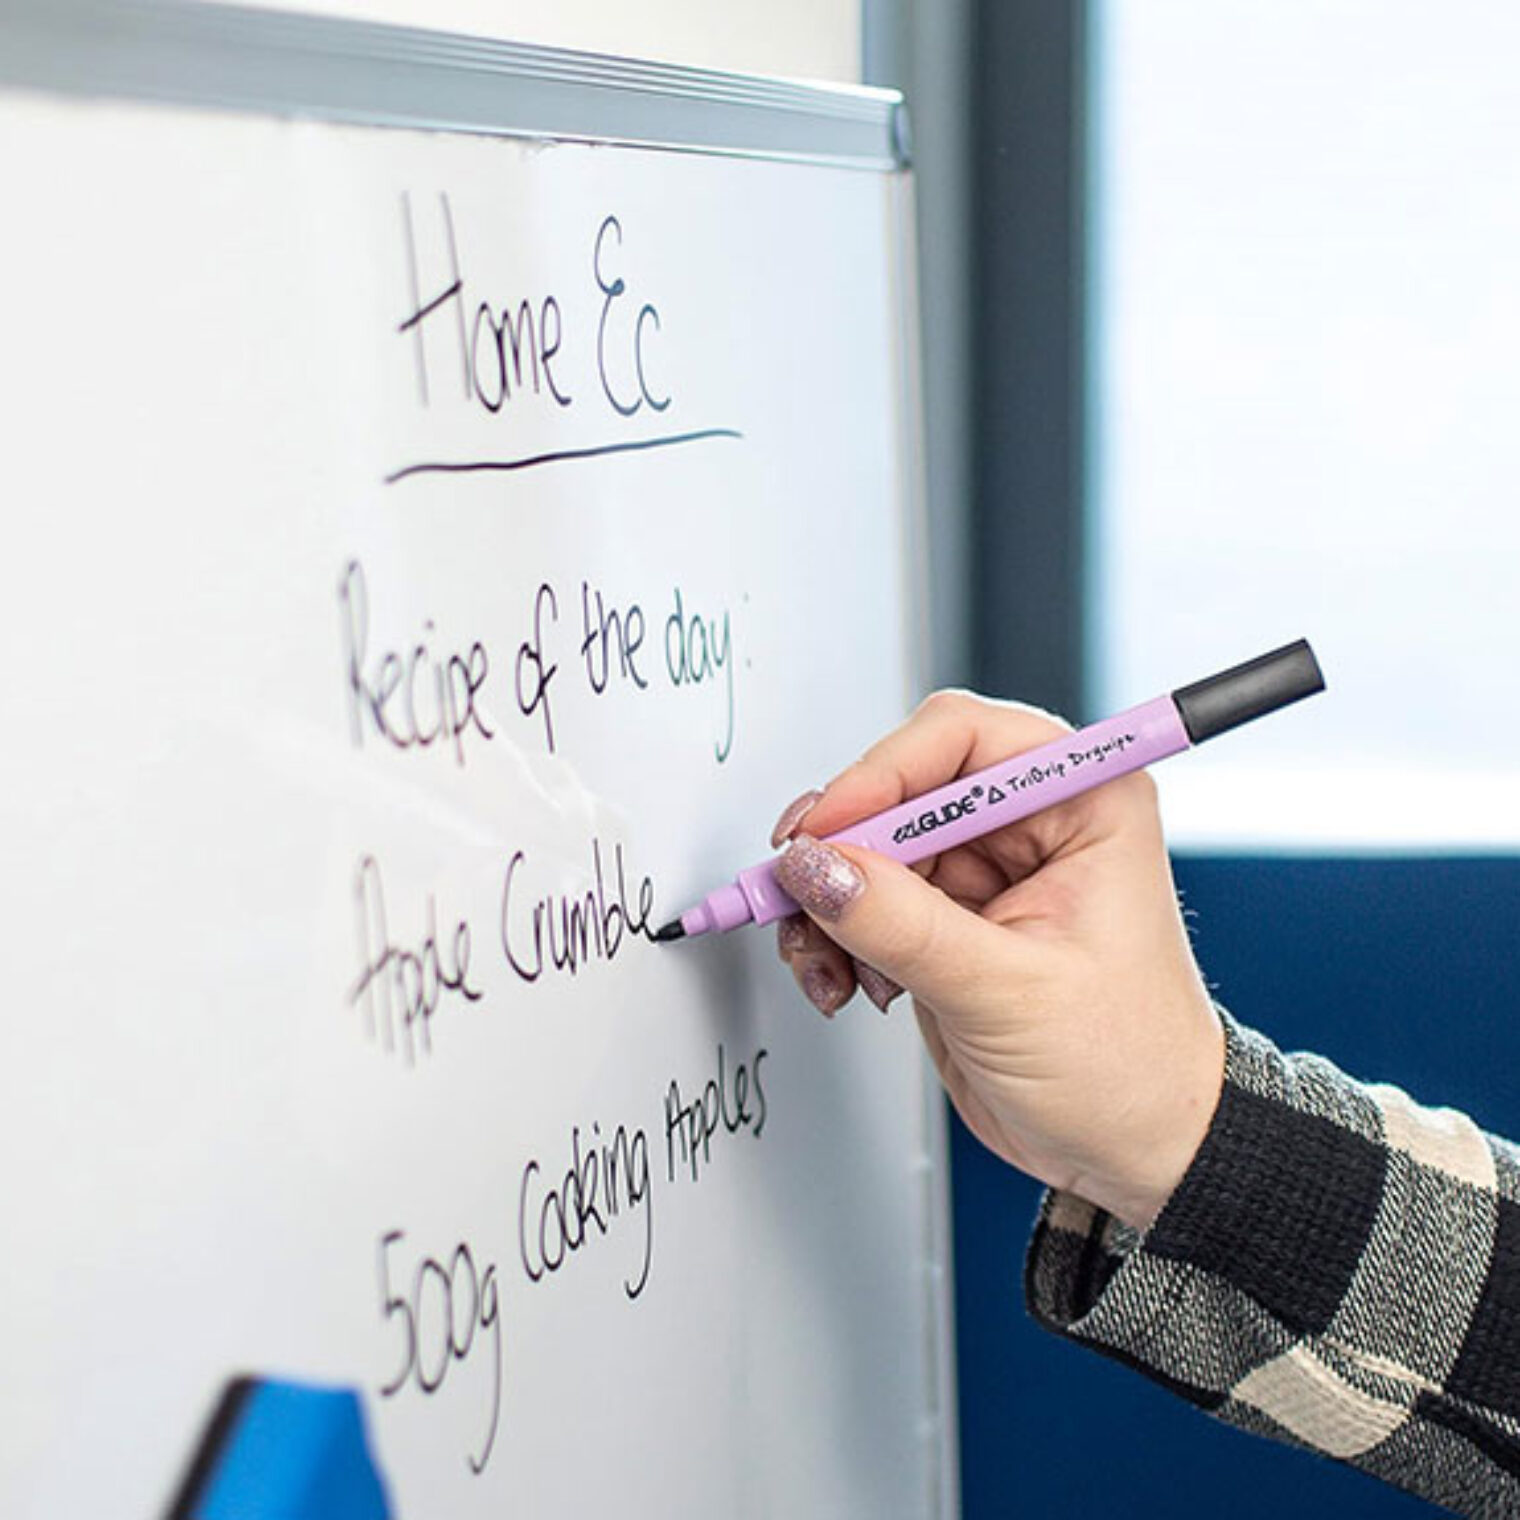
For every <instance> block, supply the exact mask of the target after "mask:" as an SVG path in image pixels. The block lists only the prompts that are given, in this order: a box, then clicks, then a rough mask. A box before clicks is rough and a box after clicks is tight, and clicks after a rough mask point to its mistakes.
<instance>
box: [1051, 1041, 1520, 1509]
mask: <svg viewBox="0 0 1520 1520" xmlns="http://www.w3.org/2000/svg"><path fill="white" fill-rule="evenodd" d="M1225 1031H1226V1058H1225V1084H1224V1092H1223V1095H1222V1097H1221V1099H1220V1104H1219V1110H1218V1112H1217V1113H1216V1115H1215V1117H1214V1121H1213V1124H1212V1126H1211V1128H1210V1130H1209V1133H1208V1135H1207V1137H1206V1138H1205V1140H1204V1142H1203V1145H1202V1147H1201V1148H1200V1150H1199V1152H1198V1155H1197V1157H1196V1158H1195V1160H1194V1162H1193V1165H1192V1168H1191V1169H1190V1170H1189V1172H1188V1174H1187V1176H1186V1177H1184V1178H1183V1180H1182V1182H1181V1184H1180V1185H1179V1187H1178V1189H1177V1191H1176V1193H1175V1194H1174V1195H1173V1196H1172V1199H1171V1201H1170V1202H1169V1203H1168V1204H1167V1206H1166V1208H1165V1209H1164V1210H1163V1211H1162V1212H1161V1214H1160V1216H1159V1217H1158V1218H1157V1220H1156V1222H1155V1223H1154V1224H1153V1225H1152V1226H1151V1227H1150V1229H1149V1230H1148V1231H1146V1232H1145V1234H1144V1235H1139V1234H1137V1233H1136V1232H1135V1231H1133V1230H1130V1229H1128V1228H1127V1227H1125V1226H1123V1225H1121V1224H1120V1223H1119V1222H1118V1221H1117V1220H1114V1219H1112V1218H1111V1217H1110V1216H1108V1215H1106V1214H1104V1213H1102V1212H1101V1211H1099V1210H1097V1209H1094V1208H1093V1207H1092V1206H1091V1205H1089V1204H1086V1203H1083V1202H1082V1201H1080V1200H1079V1199H1076V1198H1073V1197H1071V1196H1070V1195H1068V1194H1062V1193H1052V1194H1049V1195H1048V1196H1047V1197H1046V1200H1045V1204H1044V1207H1043V1209H1042V1211H1041V1214H1040V1219H1039V1223H1038V1224H1037V1226H1036V1229H1035V1235H1034V1240H1033V1243H1032V1244H1031V1246H1030V1253H1029V1261H1028V1265H1027V1270H1026V1278H1025V1287H1026V1291H1027V1294H1028V1299H1029V1305H1030V1309H1031V1311H1032V1312H1033V1314H1034V1316H1035V1317H1036V1319H1038V1320H1039V1321H1040V1322H1041V1323H1042V1324H1044V1325H1045V1326H1047V1327H1048V1328H1050V1329H1052V1330H1055V1331H1058V1332H1059V1333H1061V1334H1063V1335H1067V1336H1070V1337H1071V1338H1072V1339H1074V1340H1077V1341H1080V1342H1082V1343H1083V1344H1085V1345H1088V1346H1091V1347H1093V1348H1094V1349H1095V1350H1098V1351H1101V1352H1103V1353H1104V1354H1106V1355H1108V1356H1111V1357H1114V1358H1116V1359H1117V1360H1119V1361H1121V1362H1125V1363H1127V1364H1129V1365H1130V1366H1133V1367H1136V1368H1138V1369H1139V1370H1140V1371H1142V1372H1144V1373H1146V1374H1147V1375H1149V1376H1150V1377H1152V1378H1154V1379H1156V1380H1157V1381H1158V1382H1160V1383H1162V1384H1164V1385H1165V1386H1166V1387H1168V1388H1170V1389H1172V1390H1173V1391H1174V1392H1175V1393H1178V1394H1180V1395H1181V1396H1182V1397H1183V1398H1185V1399H1189V1400H1190V1401H1192V1402H1193V1403H1195V1404H1197V1405H1199V1406H1200V1407H1202V1408H1204V1409H1206V1410H1209V1411H1211V1412H1212V1413H1214V1414H1216V1415H1218V1416H1220V1417H1221V1418H1222V1419H1224V1420H1226V1421H1228V1422H1229V1423H1230V1424H1232V1425H1238V1426H1241V1427H1243V1428H1244V1429H1247V1430H1253V1431H1256V1432H1258V1433H1259V1434H1262V1435H1268V1436H1273V1437H1276V1438H1277V1439H1279V1440H1284V1441H1290V1442H1295V1443H1297V1444H1300V1445H1304V1446H1308V1447H1311V1448H1312V1449H1314V1450H1316V1451H1320V1452H1324V1453H1326V1454H1328V1455H1330V1456H1332V1457H1337V1458H1340V1459H1341V1460H1343V1461H1346V1462H1349V1463H1351V1464H1352V1465H1354V1466H1356V1467H1359V1468H1361V1469H1362V1470H1363V1471H1365V1472H1369V1473H1372V1474H1374V1475H1375V1476H1377V1477H1379V1478H1383V1479H1385V1480H1386V1481H1387V1482H1389V1483H1392V1484H1395V1485H1396V1486H1398V1487H1400V1488H1404V1489H1408V1490H1410V1491H1412V1492H1413V1493H1416V1494H1420V1495H1423V1496H1424V1497H1425V1498H1427V1499H1431V1500H1434V1501H1435V1502H1436V1503H1438V1504H1442V1505H1445V1506H1447V1507H1449V1508H1451V1509H1453V1510H1456V1511H1457V1512H1458V1513H1460V1514H1464V1515H1474V1516H1497V1515H1520V1150H1517V1149H1516V1147H1514V1146H1513V1145H1511V1144H1509V1143H1508V1142H1507V1141H1504V1140H1499V1139H1495V1138H1494V1137H1492V1136H1488V1135H1485V1134H1483V1133H1482V1132H1481V1131H1480V1130H1479V1129H1478V1128H1477V1127H1476V1126H1475V1125H1474V1124H1473V1123H1472V1121H1471V1120H1470V1119H1467V1118H1465V1117H1464V1116H1463V1115H1461V1114H1458V1113H1455V1112H1454V1111H1452V1110H1450V1109H1428V1108H1422V1107H1420V1106H1419V1105H1417V1104H1416V1103H1414V1102H1412V1101H1411V1100H1410V1099H1409V1098H1408V1097H1407V1096H1406V1095H1405V1094H1404V1093H1402V1092H1400V1091H1399V1090H1398V1089H1397V1088H1393V1087H1384V1086H1368V1085H1366V1084H1363V1083H1359V1082H1355V1081H1353V1080H1352V1079H1351V1078H1349V1077H1347V1076H1346V1075H1345V1074H1344V1073H1342V1072H1340V1071H1338V1070H1337V1069H1336V1068H1335V1067H1334V1066H1332V1065H1331V1064H1330V1063H1329V1062H1328V1061H1325V1060H1322V1059H1321V1058H1319V1057H1317V1056H1308V1055H1284V1054H1283V1053H1282V1052H1281V1051H1279V1050H1277V1049H1276V1047H1275V1046H1273V1045H1272V1044H1271V1042H1270V1041H1268V1040H1267V1039H1265V1038H1264V1037H1262V1036H1261V1035H1259V1034H1256V1033H1254V1032H1252V1031H1250V1030H1247V1029H1244V1028H1242V1027H1241V1026H1240V1025H1239V1024H1236V1023H1235V1022H1233V1021H1232V1020H1231V1019H1229V1018H1228V1017H1226V1018H1225Z"/></svg>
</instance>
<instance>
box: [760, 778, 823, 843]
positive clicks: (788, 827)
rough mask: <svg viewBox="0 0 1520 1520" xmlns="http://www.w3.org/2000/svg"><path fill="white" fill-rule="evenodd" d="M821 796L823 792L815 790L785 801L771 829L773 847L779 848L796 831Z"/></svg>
mask: <svg viewBox="0 0 1520 1520" xmlns="http://www.w3.org/2000/svg"><path fill="white" fill-rule="evenodd" d="M822 797H823V793H822V792H820V791H816V790H815V791H811V792H804V793H803V794H802V795H801V796H800V797H798V798H796V799H794V800H793V801H791V802H789V803H787V805H786V806H785V807H784V808H783V809H782V810H781V816H780V817H779V818H778V819H777V820H776V827H775V828H773V829H772V830H771V844H772V846H773V847H774V848H776V849H778V850H779V849H780V848H781V846H782V845H784V844H785V843H786V842H787V840H788V839H790V838H791V837H792V835H793V834H795V833H796V832H797V825H798V824H800V823H801V822H802V820H803V819H804V818H806V817H807V815H808V814H809V813H811V812H812V811H813V809H814V808H815V807H816V806H817V805H818V803H819V801H820V800H821V799H822Z"/></svg>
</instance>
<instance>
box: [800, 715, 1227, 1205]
mask: <svg viewBox="0 0 1520 1520" xmlns="http://www.w3.org/2000/svg"><path fill="white" fill-rule="evenodd" d="M1065 732H1069V730H1068V729H1067V728H1066V726H1065V725H1064V724H1061V723H1058V722H1057V721H1056V720H1055V719H1053V718H1051V717H1049V716H1048V715H1047V714H1044V713H1040V712H1036V711H1034V710H1032V709H1030V708H1027V707H1019V706H1013V705H1009V704H1002V703H994V702H988V701H984V700H982V699H979V698H976V697H972V696H969V695H967V694H965V693H960V692H941V693H937V694H936V695H935V696H933V697H931V698H929V700H928V701H927V702H925V703H924V704H923V705H922V706H921V707H920V708H919V709H918V711H917V712H916V713H915V714H914V715H913V716H912V717H911V718H910V719H909V720H908V722H907V723H905V724H904V725H903V726H902V727H901V728H900V729H898V730H897V731H896V732H895V733H893V734H890V735H889V736H888V737H887V738H885V739H883V740H882V741H881V742H880V743H879V744H877V745H876V746H875V747H874V748H872V749H871V750H870V751H868V752H867V753H866V754H865V755H864V756H863V757H862V758H861V759H860V760H858V761H856V763H855V764H854V765H852V766H850V767H849V769H847V770H845V771H844V772H842V773H841V774H840V775H839V776H837V777H836V778H835V779H834V780H833V781H831V782H830V783H829V785H828V786H827V787H826V788H825V789H824V790H823V791H822V792H820V793H809V794H808V795H807V796H805V797H802V798H799V799H798V801H797V802H796V803H794V804H793V805H792V806H791V807H790V808H788V809H787V811H786V812H785V813H783V815H782V818H781V822H780V823H779V824H778V826H777V837H776V839H775V841H774V842H776V843H780V842H781V840H782V839H783V838H791V839H792V843H791V845H790V847H789V848H788V850H787V853H786V855H785V856H784V858H783V862H782V864H781V866H780V868H779V871H778V879H779V880H780V881H781V884H782V886H783V887H784V888H785V890H786V891H787V892H788V893H789V894H790V895H791V896H792V897H794V898H795V899H796V900H797V902H798V904H799V905H800V906H801V907H802V908H803V909H804V910H805V912H806V915H807V916H806V917H803V916H801V915H799V916H798V917H796V918H793V919H788V920H785V921H784V922H783V923H782V924H781V925H780V929H779V943H780V947H781V953H782V957H783V958H784V959H785V960H787V961H788V962H789V963H790V965H791V968H792V971H793V973H794V974H795V975H796V977H797V979H798V982H799V984H800V985H801V986H802V989H803V991H804V992H805V993H806V994H807V996H808V997H809V998H810V999H811V1000H812V1001H813V1003H814V1004H816V1005H817V1006H818V1007H819V1008H820V1009H822V1010H823V1011H824V1012H825V1013H833V1012H834V1011H835V1010H837V1009H838V1008H839V1007H841V1006H842V1005H843V1004H844V1003H845V1002H847V1001H848V1000H849V998H850V996H851V994H852V993H853V991H854V990H855V987H856V986H857V985H859V986H860V987H861V988H862V989H863V990H864V991H865V992H866V993H867V995H868V996H869V997H870V998H871V999H872V1001H873V1002H875V1003H876V1004H877V1005H878V1006H880V1007H882V1008H883V1009H884V1008H885V1007H886V1005H887V1003H888V1002H890V1001H891V999H892V997H893V996H895V995H896V993H897V992H898V991H900V990H901V989H904V988H905V989H907V990H908V991H909V992H910V993H911V994H912V995H913V1004H914V1010H915V1012H916V1013H917V1016H918V1023H919V1028H920V1029H921V1030H922V1032H923V1037H924V1040H925V1042H926V1044H927V1045H928V1047H929V1052H930V1054H931V1055H932V1056H933V1058H934V1063H935V1065H936V1066H937V1067H938V1068H939V1074H940V1077H941V1079H942V1080H943V1082H944V1084H945V1087H946V1089H947V1091H948V1092H949V1094H950V1097H951V1099H952V1101H953V1102H954V1104H955V1106H956V1109H957V1110H958V1111H959V1113H960V1115H961V1117H962V1119H964V1120H965V1122H966V1124H967V1126H968V1127H969V1128H970V1130H971V1131H972V1133H973V1134H975V1135H976V1136H977V1138H978V1139H980V1140H981V1141H982V1143H983V1144H984V1145H986V1146H988V1147H989V1148H990V1149H991V1150H993V1151H995V1152H996V1153H997V1154H998V1155H1000V1156H1002V1157H1003V1158H1004V1159H1005V1160H1007V1161H1010V1162H1012V1163H1013V1165H1015V1166H1017V1167H1019V1168H1020V1169H1021V1170H1023V1171H1025V1172H1028V1173H1029V1174H1030V1175H1031V1176H1034V1177H1036V1178H1038V1179H1039V1180H1040V1181H1042V1182H1045V1183H1047V1184H1049V1185H1050V1186H1052V1187H1057V1188H1061V1189H1064V1190H1066V1191H1069V1192H1072V1193H1075V1194H1077V1195H1078V1196H1080V1197H1082V1198H1085V1199H1087V1200H1088V1201H1089V1202H1090V1203H1094V1204H1096V1205H1098V1206H1099V1207H1100V1208H1104V1209H1107V1210H1108V1211H1109V1212H1110V1213H1113V1214H1115V1215H1117V1216H1118V1217H1119V1218H1120V1219H1122V1220H1124V1221H1125V1222H1127V1223H1129V1224H1132V1225H1135V1226H1137V1227H1140V1228H1144V1227H1145V1226H1147V1225H1149V1224H1150V1222H1151V1221H1152V1220H1153V1219H1154V1218H1155V1216H1156V1214H1157V1213H1159V1212H1160V1210H1161V1207H1162V1205H1163V1204H1164V1203H1165V1202H1166V1200H1167V1198H1168V1197H1169V1196H1170V1195H1171V1192H1172V1190H1173V1188H1174V1187H1175V1186H1176V1185H1177V1183H1178V1182H1179V1181H1180V1180H1181V1178H1182V1175H1183V1173H1184V1172H1185V1171H1186V1169H1187V1167H1188V1165H1189V1163H1190V1162H1191V1160H1192V1158H1193V1156H1194V1154H1195V1152H1196V1151H1197V1149H1198V1145H1199V1143H1200V1141H1201V1140H1202V1139H1203V1136H1204V1133H1205V1132H1206V1130H1207V1129H1208V1126H1209V1122H1210V1120H1211V1118H1212V1117H1213V1113H1214V1109H1215V1106H1216V1104H1217V1102H1218V1098H1219V1091H1220V1086H1221V1083H1222V1081H1223V1075H1224V1038H1223V1033H1222V1031H1221V1029H1220V1026H1219V1020H1218V1018H1217V1016H1216V1014H1215V1012H1214V1009H1213V1006H1212V1004H1211V1002H1210V1000H1209V997H1208V993H1207V992H1206V990H1205V988H1204V985H1203V981H1202V978H1201V977H1200V975H1199V973H1198V969H1197V967H1196V965H1195V964H1194V961H1193V956H1192V952H1191V950H1190V948H1189V946H1188V941H1187V935H1186V932H1185V931H1184V929H1183V925H1182V921H1181V916H1180V914H1179V912H1178V908H1177V900H1176V892H1175V889H1174V887H1173V885H1172V879H1171V870H1170V865H1169V862H1168V860H1167V854H1166V847H1165V843H1164V841H1163V839H1162V834H1161V823H1160V818H1159V815H1158V812H1157V807H1156V794H1155V787H1154V785H1153V783H1152V782H1151V780H1150V778H1149V777H1148V776H1146V775H1144V774H1136V775H1130V776H1124V777H1120V778H1118V779H1116V780H1114V781H1111V782H1107V783H1105V784H1104V785H1102V786H1100V787H1098V788H1096V789H1095V790H1093V791H1090V792H1087V793H1085V794H1084V795H1082V796H1080V797H1077V798H1075V799H1073V800H1072V801H1070V802H1064V803H1061V804H1059V805H1058V806H1056V807H1052V808H1049V809H1047V810H1045V811H1044V812H1041V813H1037V814H1035V815H1034V816H1033V817H1031V818H1027V819H1024V820H1022V821H1021V822H1018V823H1014V824H1010V825H1008V826H1007V827H1005V828H1002V829H999V830H998V831H996V832H995V833H991V834H985V835H983V836H982V837H981V838H980V839H977V840H974V841H972V842H971V843H969V844H965V845H960V846H957V847H956V848H954V849H951V850H947V851H946V852H945V853H944V854H942V855H939V856H937V857H934V858H932V859H930V860H927V861H923V862H920V863H919V864H918V865H917V866H915V867H912V868H910V867H907V866H903V865H900V864H898V863H897V862H896V861H892V860H888V859H886V858H885V857H883V856H880V855H877V854H875V853H874V852H872V851H869V850H864V849H861V848H858V847H855V846H839V847H837V848H836V847H833V846H830V845H826V844H821V843H819V842H818V840H819V838H820V837H821V836H824V835H828V834H832V833H834V832H836V831H838V830H840V829H843V828H846V827H848V826H849V825H850V824H852V823H854V822H856V821H857V820H859V819H861V818H864V817H868V816H870V815H871V814H873V813H879V812H882V811H883V810H884V809H886V808H889V807H893V806H895V805H896V804H898V803H900V802H903V801H905V800H906V799H908V798H910V797H916V796H920V795H922V794H923V793H925V792H928V791H931V790H932V789H933V788H935V787H937V786H940V785H943V784H944V783H946V782H948V781H951V780H954V779H955V778H956V777H957V776H961V775H966V774H968V773H970V772H972V771H978V770H981V769H983V768H984V767H985V766H988V765H991V764H994V763H995V762H997V761H999V760H1005V759H1008V758H1009V757H1010V756H1013V755H1016V754H1018V753H1020V752H1022V751H1024V750H1028V749H1033V748H1034V747H1036V746H1037V745H1040V744H1044V743H1047V742H1048V741H1050V740H1051V739H1054V738H1058V737H1059V736H1060V735H1061V734H1062V733H1065ZM803 829H805V830H806V832H805V833H802V832H800V831H801V830H803Z"/></svg>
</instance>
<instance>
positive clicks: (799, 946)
mask: <svg viewBox="0 0 1520 1520" xmlns="http://www.w3.org/2000/svg"><path fill="white" fill-rule="evenodd" d="M776 943H777V944H778V945H780V946H781V950H782V953H783V954H786V955H795V954H796V953H797V952H798V951H799V950H806V949H807V944H808V920H807V915H806V914H805V913H793V914H792V915H791V917H790V918H783V919H782V920H781V922H780V923H779V924H777V925H776Z"/></svg>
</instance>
